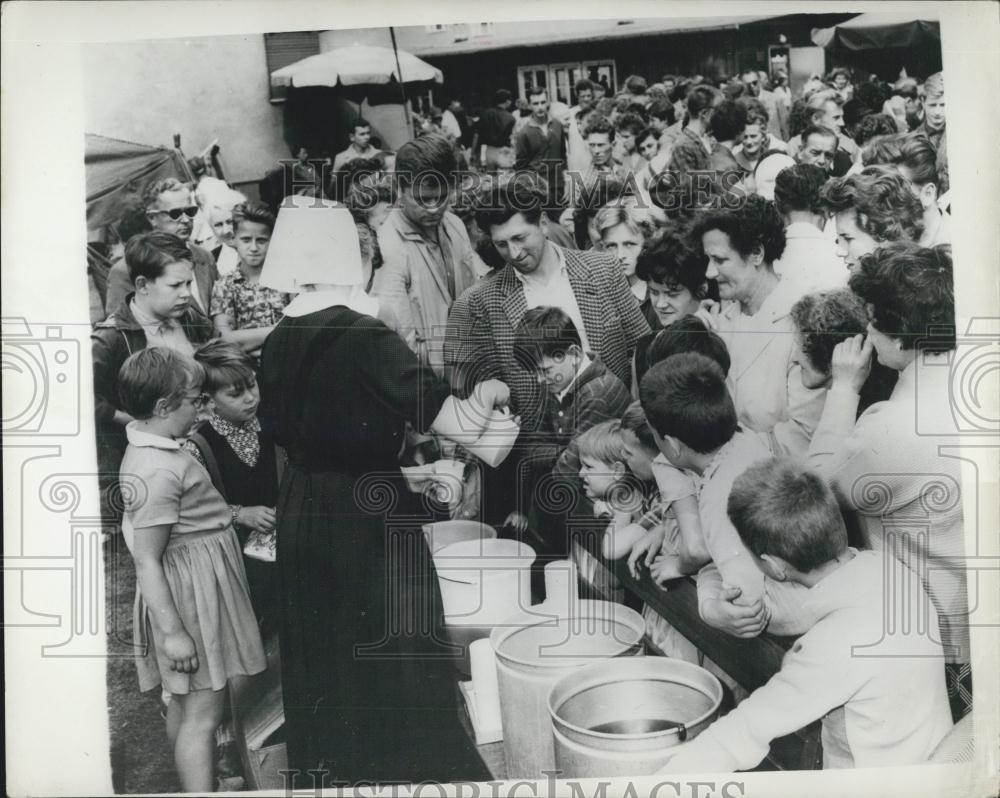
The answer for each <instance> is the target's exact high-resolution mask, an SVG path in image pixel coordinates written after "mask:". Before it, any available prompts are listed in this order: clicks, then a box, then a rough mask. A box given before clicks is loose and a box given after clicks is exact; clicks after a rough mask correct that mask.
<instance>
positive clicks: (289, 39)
mask: <svg viewBox="0 0 1000 798" xmlns="http://www.w3.org/2000/svg"><path fill="white" fill-rule="evenodd" d="M264 54H265V56H266V58H267V77H268V85H269V86H270V83H271V73H272V72H274V71H275V70H276V69H281V68H282V67H286V66H288V65H289V64H294V63H295V62H296V61H301V60H302V59H303V58H308V57H309V56H311V55H318V54H319V31H315V30H309V31H297V32H293V33H265V34H264ZM287 97H288V89H287V88H286V87H284V86H279V87H275V86H271V102H273V103H280V102H284V101H285V99H286V98H287Z"/></svg>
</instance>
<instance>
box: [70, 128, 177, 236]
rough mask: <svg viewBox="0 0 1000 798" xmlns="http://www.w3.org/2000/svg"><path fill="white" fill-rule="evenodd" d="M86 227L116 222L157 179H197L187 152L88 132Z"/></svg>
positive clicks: (85, 153) (97, 226)
mask: <svg viewBox="0 0 1000 798" xmlns="http://www.w3.org/2000/svg"><path fill="white" fill-rule="evenodd" d="M84 164H85V169H86V178H87V229H88V230H99V229H101V228H104V227H107V226H108V225H111V224H114V223H115V222H117V221H118V219H119V218H121V216H122V214H123V213H124V212H125V211H126V210H129V209H131V208H135V207H137V206H138V204H139V198H140V197H141V195H142V190H143V189H144V188H145V187H146V186H147V185H149V184H150V183H151V182H153V181H154V180H161V179H164V178H167V177H175V178H177V179H178V180H181V181H185V182H189V181H192V180H193V179H194V177H193V175H192V174H191V170H190V169H189V168H188V165H187V162H186V161H185V160H184V156H183V155H181V153H180V152H179V151H178V150H174V149H168V148H166V147H148V146H146V145H144V144H133V143H132V142H130V141H121V140H119V139H110V138H107V137H105V136H97V135H94V134H93V133H87V134H86V149H85V152H84Z"/></svg>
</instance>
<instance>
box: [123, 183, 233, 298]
mask: <svg viewBox="0 0 1000 798" xmlns="http://www.w3.org/2000/svg"><path fill="white" fill-rule="evenodd" d="M143 201H144V204H145V206H146V218H147V219H148V220H149V225H150V227H151V228H152V229H153V230H154V231H156V232H160V233H170V234H171V235H175V236H177V237H178V238H180V239H181V240H182V241H185V242H186V243H187V247H188V249H189V250H190V251H191V262H192V263H193V264H194V284H193V285H192V286H191V288H192V291H191V303H192V305H194V306H195V309H196V310H199V311H201V313H203V314H205V315H206V317H207V315H208V307H209V302H210V301H211V298H212V286H213V285H215V281H216V280H217V279H218V278H219V270H218V267H217V266H216V265H215V259H214V258H213V257H212V254H211V253H210V252H208V251H207V250H204V249H202V248H201V247H199V246H197V245H195V244H194V243H192V242H191V240H190V239H191V233H192V232H193V231H194V217H195V216H196V215H197V214H198V206H197V205H196V204H195V201H194V195H193V194H192V192H191V189H190V187H189V186H187V185H186V184H184V183H181V182H180V181H179V180H176V179H175V178H172V177H168V178H166V179H164V180H157V181H154V182H153V183H151V184H150V185H149V186H147V188H146V190H145V191H144V192H143ZM132 290H133V288H132V283H131V281H130V280H129V276H128V268H127V267H126V265H125V261H124V260H120V261H118V262H117V263H115V264H114V265H113V266H112V267H111V270H110V272H109V273H108V296H107V299H106V301H105V307H106V308H108V309H112V310H113V309H114V308H117V307H118V306H119V305H120V304H121V303H122V301H123V300H124V299H125V297H126V296H127V295H128V294H129V293H131V292H132Z"/></svg>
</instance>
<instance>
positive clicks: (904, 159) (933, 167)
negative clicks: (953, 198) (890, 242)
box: [862, 133, 951, 247]
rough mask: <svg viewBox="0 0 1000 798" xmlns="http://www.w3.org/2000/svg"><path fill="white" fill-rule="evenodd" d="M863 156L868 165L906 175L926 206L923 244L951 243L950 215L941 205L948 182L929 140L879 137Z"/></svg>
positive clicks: (910, 136) (908, 136) (903, 135)
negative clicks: (893, 168) (941, 171)
mask: <svg viewBox="0 0 1000 798" xmlns="http://www.w3.org/2000/svg"><path fill="white" fill-rule="evenodd" d="M862 158H863V160H864V163H865V164H866V165H876V164H878V165H884V166H894V167H896V169H897V170H898V171H899V173H900V174H901V175H902V176H903V177H904V178H906V180H907V182H908V183H909V184H910V191H912V192H913V194H914V196H916V197H917V199H919V200H920V205H921V206H922V207H923V223H924V231H923V234H922V235H921V236H920V241H919V243H920V245H921V246H922V247H932V246H936V245H938V244H950V243H951V215H950V214H948V213H945V212H944V211H943V210H942V209H941V207H940V202H941V196H942V195H943V194H945V193H947V191H948V182H947V178H946V176H945V175H942V174H941V173H940V172H939V171H938V152H937V150H936V149H935V148H934V145H933V144H932V143H931V140H930V139H928V138H927V137H925V136H922V135H920V134H919V133H898V134H895V135H892V136H880V137H878V138H875V139H872V140H871V141H870V142H869V143H868V145H867V146H866V147H865V148H864V151H863V153H862Z"/></svg>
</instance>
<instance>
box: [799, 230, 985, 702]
mask: <svg viewBox="0 0 1000 798" xmlns="http://www.w3.org/2000/svg"><path fill="white" fill-rule="evenodd" d="M850 287H851V290H852V291H853V292H854V293H855V294H857V296H858V297H859V299H860V300H861V301H862V302H864V303H865V304H866V305H867V306H868V307H869V308H870V309H871V320H870V322H869V323H868V330H867V332H868V334H867V336H862V335H857V336H854V337H852V338H849V339H848V340H846V341H843V342H841V343H840V344H838V345H837V346H836V347H835V348H834V350H833V353H832V355H831V371H832V375H833V378H832V387H831V389H830V392H829V398H828V399H827V403H826V407H825V408H824V410H823V416H822V418H821V420H820V424H819V426H818V427H817V429H816V434H815V436H814V438H813V441H812V444H811V445H810V447H809V465H810V466H812V467H814V468H816V469H817V470H819V471H821V473H822V474H823V475H824V476H825V477H827V479H829V480H830V482H831V483H832V484H833V486H834V488H835V489H836V490H837V492H838V494H839V495H840V496H841V497H843V500H844V502H845V503H846V504H847V505H848V506H849V507H851V508H852V509H854V510H855V511H856V512H857V514H858V517H859V519H860V521H861V524H862V526H863V528H864V532H865V535H866V538H867V541H866V542H867V543H868V545H869V546H871V548H873V549H875V550H876V551H885V552H886V553H887V554H889V553H891V554H892V555H894V556H895V558H897V559H899V560H900V561H901V565H902V566H903V567H904V568H907V569H912V571H913V572H914V573H912V575H911V578H912V576H916V577H917V578H919V579H920V580H921V581H922V582H923V583H924V586H925V588H926V589H927V593H928V595H929V596H930V599H931V602H932V603H933V604H934V608H935V609H936V610H937V614H938V618H939V620H940V623H941V643H942V645H943V648H944V659H945V668H944V676H945V678H946V682H947V686H948V694H949V699H950V701H951V709H952V716H953V718H954V719H955V720H957V719H958V718H960V717H962V715H964V714H965V713H967V712H968V711H969V710H970V709H971V707H972V676H971V671H970V669H969V654H970V652H969V618H968V614H969V604H968V593H967V588H966V575H965V566H964V563H965V523H964V515H963V510H962V490H961V485H962V467H961V460H959V459H958V458H956V457H954V456H953V455H950V454H948V449H950V448H952V447H954V446H957V444H958V443H959V442H960V440H961V435H962V430H961V428H960V427H959V421H958V415H957V414H956V413H955V412H954V408H955V403H956V398H955V396H954V394H953V391H954V386H953V384H952V380H953V377H954V371H953V365H951V366H950V365H949V364H950V363H951V364H953V361H954V354H955V351H954V350H955V293H954V283H953V274H952V259H951V248H950V247H949V246H947V245H942V246H937V247H934V248H931V249H928V248H925V247H921V246H919V245H917V244H914V243H913V242H909V241H899V242H895V243H892V244H887V245H886V246H884V247H881V248H879V249H877V250H875V251H874V252H872V253H871V254H868V255H865V256H863V257H862V258H861V262H860V264H859V267H858V269H857V271H856V272H855V273H854V274H853V275H852V276H851V282H850ZM873 353H874V355H875V360H876V361H877V362H878V363H879V364H880V365H882V366H885V367H887V368H890V369H893V370H894V371H896V372H897V373H898V375H899V379H898V382H897V383H896V387H895V388H894V389H893V391H892V395H891V396H890V397H889V399H888V400H887V401H885V402H878V403H876V404H874V405H872V406H871V407H869V408H868V409H867V410H866V411H865V412H864V413H862V414H861V415H860V416H859V417H858V419H857V422H855V421H854V418H855V410H856V408H857V407H858V404H859V399H860V388H861V386H863V385H864V384H865V382H866V380H867V379H868V373H869V368H870V367H871V363H872V354H873ZM918 392H919V396H918ZM949 408H951V409H952V412H950V413H949V412H948V409H949ZM886 559H887V562H888V563H889V564H892V558H889V557H887V558H886ZM900 573H902V574H907V571H902V572H897V573H895V574H887V578H889V579H894V580H899V579H903V578H906V577H905V576H902V575H899V574H900ZM872 609H873V611H875V612H878V611H880V610H882V609H886V610H887V609H888V607H886V608H879V607H874V608H872ZM908 611H909V610H908Z"/></svg>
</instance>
